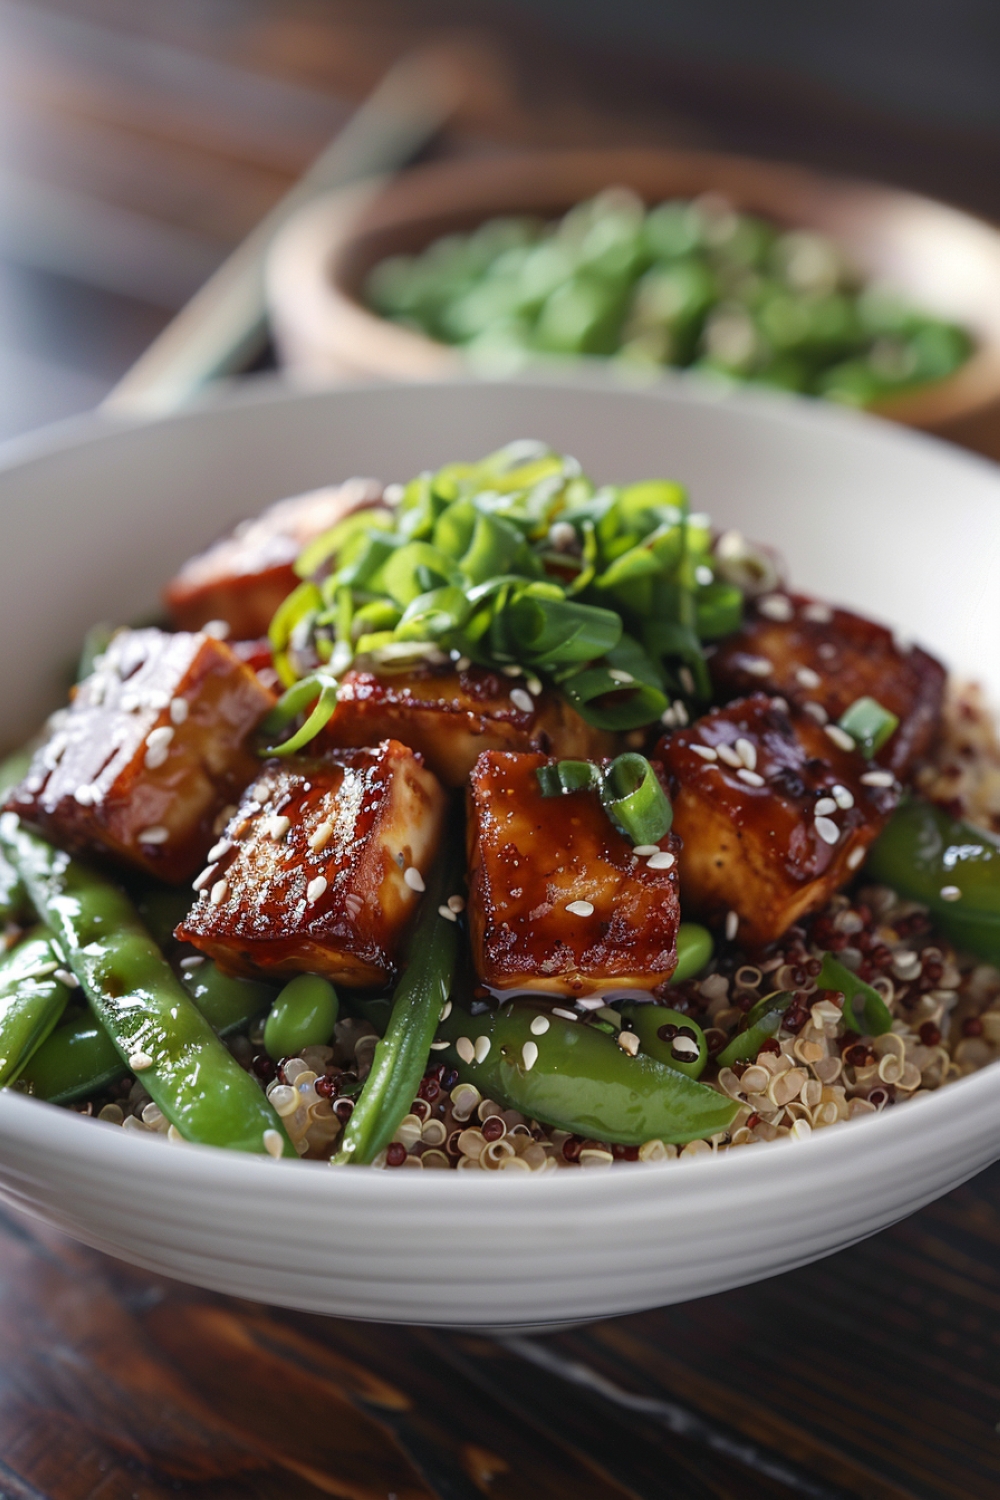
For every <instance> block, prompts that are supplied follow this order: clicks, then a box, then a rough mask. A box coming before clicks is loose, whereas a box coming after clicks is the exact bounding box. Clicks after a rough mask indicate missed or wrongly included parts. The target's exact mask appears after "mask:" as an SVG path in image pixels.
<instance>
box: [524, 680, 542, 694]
mask: <svg viewBox="0 0 1000 1500" xmlns="http://www.w3.org/2000/svg"><path fill="white" fill-rule="evenodd" d="M524 685H525V687H526V688H527V689H528V692H529V693H530V694H531V696H532V697H533V698H537V697H538V695H539V693H540V692H541V691H542V681H541V678H540V677H526V678H525V681H524Z"/></svg>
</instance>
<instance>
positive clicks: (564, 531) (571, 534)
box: [549, 521, 576, 552]
mask: <svg viewBox="0 0 1000 1500" xmlns="http://www.w3.org/2000/svg"><path fill="white" fill-rule="evenodd" d="M549 541H550V542H551V543H552V546H553V547H555V549H556V551H557V552H565V551H566V550H567V548H569V547H573V546H575V545H576V527H575V526H574V525H573V524H572V523H571V522H570V521H553V523H552V525H551V526H550V527H549Z"/></svg>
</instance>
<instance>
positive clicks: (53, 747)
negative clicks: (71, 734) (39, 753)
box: [42, 730, 69, 771]
mask: <svg viewBox="0 0 1000 1500" xmlns="http://www.w3.org/2000/svg"><path fill="white" fill-rule="evenodd" d="M68 744H69V739H68V737H67V735H66V734H65V733H64V732H63V731H62V730H60V732H59V733H58V734H54V735H53V736H52V738H51V739H50V740H49V743H48V744H47V745H46V747H45V754H44V755H43V757H42V759H43V760H44V762H45V765H46V766H47V767H48V768H49V770H50V771H54V770H55V768H56V766H57V765H58V764H59V762H60V761H61V760H62V758H63V756H64V755H65V754H66V747H67V745H68Z"/></svg>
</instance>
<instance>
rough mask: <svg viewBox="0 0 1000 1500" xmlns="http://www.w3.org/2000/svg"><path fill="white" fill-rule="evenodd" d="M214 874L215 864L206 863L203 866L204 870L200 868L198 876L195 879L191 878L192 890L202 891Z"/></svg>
mask: <svg viewBox="0 0 1000 1500" xmlns="http://www.w3.org/2000/svg"><path fill="white" fill-rule="evenodd" d="M214 874H215V866H214V865H206V866H205V868H204V870H202V872H201V874H200V875H199V876H197V878H196V879H194V880H192V882H191V889H192V890H193V891H203V890H204V889H205V887H206V885H208V882H209V881H210V880H211V878H212V876H213V875H214Z"/></svg>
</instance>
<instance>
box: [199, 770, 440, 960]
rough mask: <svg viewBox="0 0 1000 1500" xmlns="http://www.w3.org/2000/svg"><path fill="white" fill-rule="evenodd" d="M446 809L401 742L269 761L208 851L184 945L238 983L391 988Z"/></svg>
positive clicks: (426, 773)
mask: <svg viewBox="0 0 1000 1500" xmlns="http://www.w3.org/2000/svg"><path fill="white" fill-rule="evenodd" d="M446 800H447V798H446V793H445V792H444V791H443V789H442V788H441V786H440V785H439V783H438V782H437V781H436V780H435V779H434V777H433V776H432V775H431V773H430V772H429V771H428V770H427V769H426V767H425V766H424V765H423V763H422V762H421V760H420V757H419V756H417V755H414V753H413V751H412V750H409V749H408V748H407V747H406V746H405V745H400V744H399V743H398V742H397V741H395V740H386V741H385V742H384V743H383V744H381V745H379V746H377V747H376V748H375V749H374V750H353V751H351V750H348V751H343V752H340V753H337V754H332V755H327V756H324V757H322V758H318V759H313V758H310V759H305V758H296V759H288V760H272V761H268V762H267V764H266V765H265V767H264V769H263V772H262V773H261V776H260V777H259V779H258V781H257V782H256V783H255V785H254V786H252V787H251V788H250V790H249V791H248V792H247V793H246V795H245V796H244V798H243V800H242V802H241V803H240V806H239V809H238V810H237V812H236V814H235V815H234V817H233V818H232V820H231V822H230V824H229V826H228V828H227V829H226V831H225V834H224V836H223V838H222V839H221V840H220V841H219V843H218V844H216V845H215V847H214V848H213V849H212V850H211V851H210V853H209V859H210V861H211V863H210V864H209V865H208V867H207V868H206V869H205V870H204V871H203V872H202V874H201V875H200V876H199V877H198V879H197V881H196V882H195V885H196V887H197V888H198V889H199V897H198V900H197V901H196V902H195V904H194V906H193V907H192V909H191V911H190V912H189V913H188V916H187V917H186V918H185V920H184V922H182V924H181V926H180V927H179V928H178V929H177V936H178V937H180V938H182V939H184V941H185V942H189V943H194V945H195V947H197V948H200V949H201V950H202V952H203V953H207V954H209V955H210V956H211V957H212V958H214V959H215V961H216V963H217V964H219V966H220V967H221V968H223V969H225V970H226V971H227V972H228V973H231V974H247V975H253V974H301V973H303V972H307V973H310V974H325V975H326V977H327V978H328V979H332V980H333V981H334V982H335V983H338V984H348V985H354V986H358V987H365V988H367V987H371V986H373V985H381V984H384V983H385V982H386V981H387V980H389V979H391V978H392V977H393V975H394V973H395V969H396V963H397V960H398V958H399V951H400V944H401V941H402V939H403V937H404V935H405V932H406V929H407V927H408V926H409V923H410V919H411V917H412V916H413V915H414V913H415V911H416V909H417V904H418V901H419V899H420V897H419V892H420V891H421V890H422V889H423V884H424V879H425V877H426V876H427V874H428V871H429V869H430V866H431V863H432V861H433V859H434V857H435V854H436V853H437V848H438V843H439V841H440V837H441V830H442V826H443V822H444V811H445V805H446Z"/></svg>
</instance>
